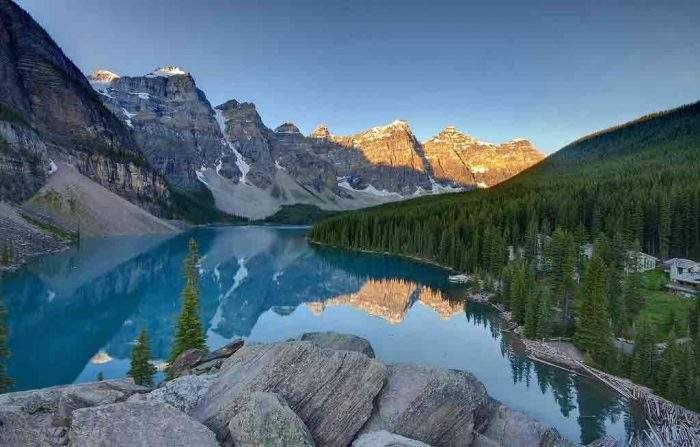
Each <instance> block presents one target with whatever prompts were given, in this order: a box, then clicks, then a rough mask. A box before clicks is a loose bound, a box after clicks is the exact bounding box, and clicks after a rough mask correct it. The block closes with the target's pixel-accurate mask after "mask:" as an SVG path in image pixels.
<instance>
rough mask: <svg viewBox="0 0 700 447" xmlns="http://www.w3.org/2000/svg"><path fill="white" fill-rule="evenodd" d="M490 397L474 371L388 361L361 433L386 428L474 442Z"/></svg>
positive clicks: (450, 442) (428, 439) (434, 440)
mask: <svg viewBox="0 0 700 447" xmlns="http://www.w3.org/2000/svg"><path fill="white" fill-rule="evenodd" d="M489 402H490V400H489V397H488V395H487V394H486V389H485V388H484V385H483V384H482V383H481V382H479V381H478V380H477V379H476V378H475V377H474V376H473V375H472V374H470V373H467V372H463V371H456V370H440V369H434V368H428V367H422V366H408V365H389V367H388V378H387V382H386V385H385V386H384V388H383V389H382V392H381V393H380V394H379V397H378V398H377V400H376V404H375V405H376V407H375V411H374V412H373V414H372V417H371V419H370V420H369V421H368V422H367V425H366V426H365V427H364V428H363V433H370V432H373V431H379V430H386V431H389V432H391V433H396V434H398V435H401V436H405V437H407V438H411V439H416V440H419V441H422V442H425V443H427V444H430V445H435V446H443V445H444V446H454V445H470V444H471V442H472V439H473V436H474V435H473V430H474V429H475V427H478V426H480V425H481V423H482V422H483V421H484V420H485V417H486V416H487V415H488V409H489Z"/></svg>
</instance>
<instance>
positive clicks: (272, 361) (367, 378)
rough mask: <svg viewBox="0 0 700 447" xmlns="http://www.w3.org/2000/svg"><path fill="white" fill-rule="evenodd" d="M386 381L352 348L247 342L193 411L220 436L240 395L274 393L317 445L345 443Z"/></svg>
mask: <svg viewBox="0 0 700 447" xmlns="http://www.w3.org/2000/svg"><path fill="white" fill-rule="evenodd" d="M385 379H386V366H384V365H383V364H382V363H380V362H379V361H377V360H374V359H370V358H369V357H367V356H366V355H364V354H360V353H357V352H352V351H334V350H330V349H321V348H319V347H318V346H316V345H314V344H313V343H309V342H303V341H293V342H286V343H270V344H262V345H248V344H246V345H245V346H243V348H241V349H240V350H239V351H238V352H236V353H235V354H234V355H233V356H231V357H229V358H228V359H227V360H226V361H225V362H224V364H223V365H222V366H221V370H220V372H219V377H218V379H217V380H216V381H215V382H214V384H213V385H212V386H211V387H210V388H209V391H208V392H207V394H206V396H205V397H204V399H203V401H202V403H201V404H200V405H199V407H198V408H197V409H196V410H195V412H194V415H195V416H196V417H197V419H199V420H200V421H202V422H204V424H205V425H207V426H208V427H209V428H211V429H212V430H213V431H214V432H215V433H216V434H217V437H218V438H219V439H220V440H225V439H226V438H228V435H229V433H228V427H227V425H228V423H229V421H230V420H231V418H232V417H233V416H234V415H235V414H236V412H237V411H238V406H239V402H240V399H239V396H242V395H246V394H250V393H252V392H255V391H266V392H274V393H278V394H280V395H281V396H282V397H283V398H284V399H285V400H286V401H287V403H288V404H289V406H290V408H291V409H292V410H293V411H294V412H295V413H296V414H297V415H298V416H299V417H300V418H301V420H302V421H304V423H305V424H306V426H307V427H308V428H309V430H310V431H311V433H312V435H313V437H314V439H315V441H316V442H317V443H318V444H319V445H349V444H350V443H351V442H352V440H353V439H354V437H355V435H356V433H357V432H358V431H359V430H360V429H361V428H362V426H363V425H364V423H365V422H366V421H367V419H368V418H369V417H370V414H371V412H372V408H373V401H374V398H375V396H377V394H378V393H379V391H380V390H381V388H382V385H383V384H384V381H385Z"/></svg>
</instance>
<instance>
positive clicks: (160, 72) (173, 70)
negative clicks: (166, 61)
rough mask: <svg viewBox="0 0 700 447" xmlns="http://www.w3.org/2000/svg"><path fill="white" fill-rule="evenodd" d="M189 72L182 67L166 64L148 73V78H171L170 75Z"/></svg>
mask: <svg viewBox="0 0 700 447" xmlns="http://www.w3.org/2000/svg"><path fill="white" fill-rule="evenodd" d="M186 74H187V72H186V71H185V70H183V69H182V68H180V67H176V66H175V65H166V66H164V67H160V68H156V69H155V70H153V71H152V72H150V73H148V74H147V75H146V77H147V78H156V77H161V78H169V77H170V76H177V75H186Z"/></svg>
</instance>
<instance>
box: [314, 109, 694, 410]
mask: <svg viewBox="0 0 700 447" xmlns="http://www.w3.org/2000/svg"><path fill="white" fill-rule="evenodd" d="M310 239H311V240H313V241H315V242H319V243H323V244H329V245H335V246H342V247H346V248H351V249H363V250H373V251H379V252H390V253H396V254H402V255H408V256H413V257H419V258H423V259H426V260H430V261H435V262H438V263H440V264H443V265H447V266H450V267H453V268H455V269H457V270H460V271H467V272H472V273H479V274H480V276H481V277H482V278H485V279H486V283H487V286H488V287H491V288H492V289H493V290H494V292H495V299H496V300H497V301H499V302H500V303H502V304H503V305H504V306H505V307H506V308H507V309H508V310H510V311H511V312H512V315H513V316H514V318H515V319H516V321H518V323H519V324H521V325H522V326H523V329H524V332H525V335H526V336H527V337H531V338H544V337H547V336H551V335H560V336H567V337H571V338H572V340H573V341H574V343H575V344H576V345H577V346H578V347H579V348H581V349H582V350H583V351H584V353H585V354H586V356H587V359H588V361H589V362H590V363H592V364H594V365H596V366H598V367H601V368H604V369H607V370H609V371H612V372H615V373H617V374H620V375H626V376H632V378H633V379H635V381H637V382H639V383H643V384H645V385H650V386H652V387H654V388H655V389H656V390H657V391H658V392H659V393H660V394H662V395H664V396H667V397H669V398H671V399H672V400H674V401H676V402H679V403H682V404H684V405H686V406H690V407H691V408H694V409H696V410H697V409H698V405H699V404H700V355H697V353H700V331H699V330H698V318H700V305H698V303H697V301H698V300H695V301H696V302H695V303H693V305H692V306H688V307H689V308H691V310H690V314H689V315H687V318H686V316H685V315H684V316H683V317H682V318H679V317H678V316H677V315H673V314H670V315H669V317H668V318H665V317H664V318H665V319H669V318H670V319H674V321H670V322H669V323H668V324H665V326H666V327H664V328H660V327H655V325H657V326H658V325H659V324H658V322H657V321H654V320H653V319H651V318H649V316H648V313H649V312H648V307H649V306H646V307H645V304H648V303H645V300H647V299H648V298H647V296H648V293H647V292H645V290H644V284H643V283H644V281H643V277H642V275H641V274H640V273H639V272H636V271H634V268H630V266H631V264H630V261H631V260H630V259H629V256H628V253H629V251H630V250H641V251H644V252H646V253H649V254H652V255H654V256H657V257H660V258H670V257H689V258H695V259H697V258H700V102H697V103H694V104H690V105H686V106H683V107H679V108H677V109H673V110H670V111H666V112H660V113H656V114H652V115H648V116H645V117H642V118H640V119H638V120H635V121H632V122H630V123H626V124H623V125H620V126H616V127H614V128H611V129H607V130H604V131H601V132H598V133H595V134H593V135H589V136H587V137H584V138H582V139H580V140H577V141H575V142H573V143H571V144H569V145H568V146H566V147H564V148H563V149H561V150H560V151H558V152H557V153H555V154H553V155H552V156H550V157H549V158H547V159H545V160H544V161H543V162H541V163H540V164H539V165H537V166H534V167H533V168H531V169H529V170H527V171H525V172H523V173H521V174H520V175H518V176H517V177H515V178H513V179H511V180H509V181H506V182H504V183H502V184H500V185H498V186H496V187H494V188H490V189H487V190H477V191H470V192H465V193H458V194H450V195H445V196H441V197H426V198H420V199H416V200H411V201H406V202H401V203H393V204H389V205H384V206H380V207H376V208H372V209H368V210H363V211H357V212H349V213H343V214H340V215H338V216H334V217H332V218H329V219H327V220H323V221H321V222H319V223H317V224H316V225H315V226H314V228H313V229H312V231H311V233H310ZM587 243H593V249H592V253H588V256H584V250H583V246H584V244H587ZM509 250H510V252H511V257H515V258H516V259H515V260H513V261H510V262H509ZM513 255H515V256H513ZM675 298H677V299H678V300H683V298H680V297H675ZM612 316H614V318H612ZM660 334H661V335H660ZM613 336H616V337H623V338H626V339H635V340H636V343H635V345H636V346H635V352H634V353H633V354H632V355H622V354H621V353H620V352H618V351H614V350H613V349H612V345H611V339H612V337H613ZM661 337H663V338H661ZM686 337H689V338H686ZM660 338H661V339H660ZM676 339H679V340H682V342H679V343H678V344H676V343H675V340H676ZM659 341H666V346H670V347H671V349H666V350H665V351H663V352H661V351H659V348H655V347H654V344H655V343H656V342H659ZM641 371H643V372H644V377H641V376H639V374H640V372H641Z"/></svg>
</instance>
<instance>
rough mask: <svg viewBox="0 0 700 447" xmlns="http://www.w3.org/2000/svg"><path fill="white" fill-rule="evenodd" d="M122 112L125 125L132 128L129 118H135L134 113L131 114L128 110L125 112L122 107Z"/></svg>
mask: <svg viewBox="0 0 700 447" xmlns="http://www.w3.org/2000/svg"><path fill="white" fill-rule="evenodd" d="M122 112H124V115H125V116H126V120H125V121H126V125H127V126H129V127H134V125H133V124H132V122H131V118H133V117H135V116H136V114H135V113H131V112H129V111H128V110H126V109H125V108H124V107H122Z"/></svg>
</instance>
